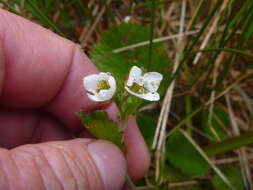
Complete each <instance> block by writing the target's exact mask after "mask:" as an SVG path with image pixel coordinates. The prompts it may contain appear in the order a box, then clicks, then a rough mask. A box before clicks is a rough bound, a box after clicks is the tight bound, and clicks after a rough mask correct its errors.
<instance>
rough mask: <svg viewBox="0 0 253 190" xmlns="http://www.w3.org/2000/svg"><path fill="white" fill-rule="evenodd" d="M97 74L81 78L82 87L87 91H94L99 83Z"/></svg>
mask: <svg viewBox="0 0 253 190" xmlns="http://www.w3.org/2000/svg"><path fill="white" fill-rule="evenodd" d="M98 76H99V75H98V74H93V75H88V76H86V77H84V78H83V85H84V88H85V89H86V90H87V91H91V92H94V91H96V88H97V85H98V83H99V81H100V79H99V77H98Z"/></svg>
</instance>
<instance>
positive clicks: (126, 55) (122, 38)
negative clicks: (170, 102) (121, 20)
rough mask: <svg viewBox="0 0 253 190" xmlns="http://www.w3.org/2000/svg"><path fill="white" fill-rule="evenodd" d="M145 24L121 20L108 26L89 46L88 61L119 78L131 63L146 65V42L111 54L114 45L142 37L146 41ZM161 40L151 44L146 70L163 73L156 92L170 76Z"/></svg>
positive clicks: (147, 49) (116, 46)
mask: <svg viewBox="0 0 253 190" xmlns="http://www.w3.org/2000/svg"><path fill="white" fill-rule="evenodd" d="M149 34H150V29H149V27H145V26H141V25H137V24H122V25H119V26H114V27H112V28H110V29H109V30H108V31H107V32H104V33H103V34H102V37H101V40H100V42H99V43H98V44H97V45H96V46H95V47H94V48H93V50H92V53H91V59H92V61H93V62H94V63H95V64H96V65H97V67H98V68H99V69H100V71H103V72H111V73H112V74H113V75H114V76H115V77H116V78H117V79H118V80H117V81H119V82H122V80H125V79H126V78H127V76H128V73H129V70H130V68H131V67H132V66H133V65H136V66H139V67H142V68H144V69H147V67H148V60H149V46H148V44H147V45H145V46H141V47H137V48H134V49H132V50H127V51H123V52H120V53H116V54H112V51H113V50H115V49H118V48H122V47H126V46H129V45H133V44H136V43H139V42H143V41H149V37H150V35H149ZM165 52H166V51H165V46H164V43H155V44H153V48H152V65H151V67H150V71H156V72H160V73H162V74H163V76H164V79H163V81H162V83H161V86H160V89H159V92H160V93H162V92H165V87H166V81H168V78H169V76H170V68H169V67H170V65H171V64H170V61H169V60H168V58H167V57H166V54H165Z"/></svg>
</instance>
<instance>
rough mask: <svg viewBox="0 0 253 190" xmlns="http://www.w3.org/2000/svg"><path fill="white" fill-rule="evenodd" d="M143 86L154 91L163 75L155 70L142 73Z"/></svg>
mask: <svg viewBox="0 0 253 190" xmlns="http://www.w3.org/2000/svg"><path fill="white" fill-rule="evenodd" d="M143 78H144V87H145V88H146V89H147V90H148V91H150V92H156V91H157V90H158V88H159V86H160V83H161V81H162V79H163V75H162V74H160V73H157V72H148V73H146V74H144V76H143Z"/></svg>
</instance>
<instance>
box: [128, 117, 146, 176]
mask: <svg viewBox="0 0 253 190" xmlns="http://www.w3.org/2000/svg"><path fill="white" fill-rule="evenodd" d="M124 142H125V145H126V147H127V150H128V151H127V164H128V171H129V174H130V177H131V178H132V179H133V180H138V179H140V178H142V177H143V176H144V175H145V174H146V172H147V171H148V169H149V166H150V156H149V151H148V148H147V146H146V143H145V140H144V138H143V136H142V134H141V132H140V130H139V128H138V126H137V123H136V120H135V118H134V117H133V116H130V117H129V120H128V123H127V129H126V132H125V136H124Z"/></svg>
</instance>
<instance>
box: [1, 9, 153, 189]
mask: <svg viewBox="0 0 253 190" xmlns="http://www.w3.org/2000/svg"><path fill="white" fill-rule="evenodd" d="M97 72H98V70H97V69H96V67H95V66H94V65H93V64H92V63H91V61H90V60H89V59H88V58H87V57H86V56H85V55H84V54H83V52H82V51H81V50H80V49H79V47H78V45H76V44H74V43H73V42H71V41H69V40H66V39H63V38H61V37H59V36H57V35H55V34H54V33H52V32H50V31H49V30H46V29H44V28H42V27H40V26H38V25H36V24H34V23H31V22H29V21H27V20H25V19H23V18H21V17H18V16H16V15H14V14H11V13H9V12H7V11H4V10H2V9H0V135H1V138H0V147H1V148H0V170H1V172H0V190H2V189H3V190H16V189H19V190H30V189H31V190H32V189H37V190H51V189H52V190H58V189H59V190H62V189H66V190H76V189H80V190H81V189H82V190H94V189H98V190H103V189H106V190H107V189H108V190H121V189H122V188H123V185H124V183H125V177H126V175H127V174H129V175H130V176H131V178H132V179H139V178H141V177H142V176H143V175H144V174H145V172H146V171H147V169H148V167H149V163H150V160H149V155H148V151H147V148H146V145H145V142H144V139H143V137H142V136H141V134H140V132H139V130H138V128H137V125H136V122H135V119H134V118H133V117H131V118H129V121H128V124H127V130H126V133H125V137H124V140H125V144H126V147H127V150H128V154H127V156H126V158H125V156H124V155H123V154H122V153H121V152H120V151H119V149H118V148H117V147H116V146H114V145H113V144H111V143H109V142H105V141H101V140H95V139H89V138H84V137H87V135H86V133H85V131H83V127H82V126H81V124H80V121H79V119H78V117H77V113H78V112H79V111H80V110H83V111H85V112H91V111H93V110H96V109H101V108H102V109H105V110H106V111H107V113H108V114H109V116H110V118H111V119H114V120H115V121H116V120H117V117H116V116H117V108H116V107H115V105H114V104H113V103H109V104H104V105H102V104H98V103H96V102H92V101H90V100H89V99H88V98H87V95H86V93H85V91H84V89H83V86H82V78H83V77H84V76H86V75H88V74H93V73H97ZM73 135H76V136H80V137H82V138H78V139H72V137H73ZM125 189H127V187H125Z"/></svg>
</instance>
